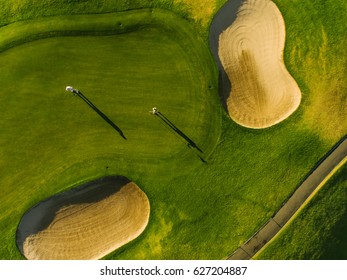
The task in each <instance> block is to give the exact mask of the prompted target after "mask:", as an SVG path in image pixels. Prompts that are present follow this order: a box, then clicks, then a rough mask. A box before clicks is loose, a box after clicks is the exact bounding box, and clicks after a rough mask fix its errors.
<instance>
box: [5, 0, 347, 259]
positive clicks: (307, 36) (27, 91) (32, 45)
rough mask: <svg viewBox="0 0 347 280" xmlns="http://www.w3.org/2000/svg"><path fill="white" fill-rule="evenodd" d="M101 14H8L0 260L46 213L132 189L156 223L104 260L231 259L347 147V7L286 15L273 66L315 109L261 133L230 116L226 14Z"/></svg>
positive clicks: (13, 6)
mask: <svg viewBox="0 0 347 280" xmlns="http://www.w3.org/2000/svg"><path fill="white" fill-rule="evenodd" d="M98 1H99V2H100V3H102V4H103V5H101V6H96V5H95V0H85V1H55V0H46V1H44V3H43V2H42V3H38V4H37V6H35V9H33V6H32V5H31V0H23V1H21V2H20V3H19V2H18V1H16V0H6V1H5V0H0V2H2V4H3V9H2V10H1V11H0V25H1V27H0V112H1V118H0V128H1V130H0V178H1V184H0V195H1V203H0V232H1V240H2V245H1V246H0V259H24V258H25V257H24V255H23V254H21V251H20V249H19V248H18V247H17V245H16V232H17V229H18V226H19V224H20V221H21V219H22V217H23V215H24V214H25V213H26V212H27V211H28V210H29V209H31V208H32V207H33V206H35V205H37V204H38V203H39V202H41V201H44V200H45V199H47V198H50V197H52V196H54V195H56V194H62V193H65V192H66V191H68V190H75V189H76V188H77V187H78V186H81V185H83V184H85V183H88V182H94V181H95V180H98V179H100V178H104V177H109V176H115V175H119V174H121V175H122V176H124V177H126V178H128V179H129V180H130V181H132V182H134V183H135V184H136V185H137V186H139V187H140V188H141V190H142V191H143V192H144V194H145V195H146V197H147V198H148V201H149V204H150V216H149V220H148V224H147V223H146V227H145V229H144V231H143V232H142V233H141V234H140V235H138V236H137V235H136V236H137V237H136V238H135V239H134V240H132V241H130V239H129V240H127V242H128V241H130V242H128V243H126V244H125V245H122V246H121V247H119V248H118V249H116V250H115V251H112V250H113V249H115V248H112V250H111V249H110V250H102V253H100V254H96V255H94V256H96V257H98V258H103V259H209V260H211V259H225V258H227V257H228V256H229V255H230V254H231V253H232V252H233V251H235V250H236V249H237V248H238V247H239V246H240V245H241V244H243V243H244V242H246V241H247V240H248V239H249V238H250V237H251V236H252V235H253V234H254V232H255V231H256V230H258V229H259V227H261V226H262V225H263V224H264V223H265V222H266V221H267V220H269V219H270V218H271V217H272V215H273V214H274V213H275V211H276V210H277V209H279V208H280V207H281V205H282V204H283V202H285V201H286V200H287V199H288V197H289V196H290V194H291V193H293V192H294V190H295V189H296V188H297V187H298V186H299V185H300V183H301V182H302V181H303V180H304V179H305V178H306V177H307V176H308V175H309V174H310V172H311V171H312V170H313V169H314V168H315V167H316V166H317V163H318V162H319V161H320V160H321V159H322V157H323V156H324V155H325V154H326V153H327V152H328V151H329V150H330V149H331V147H332V146H334V145H335V144H336V142H337V141H338V140H339V139H341V138H342V137H343V136H344V135H345V134H346V133H347V126H346V124H347V122H345V115H346V112H347V107H346V106H345V105H346V102H345V101H346V94H345V93H346V90H345V89H346V83H345V81H346V71H345V69H346V67H345V65H346V57H347V55H346V48H345V45H346V38H347V36H346V30H347V29H346V28H345V27H346V26H347V25H346V24H347V23H346V18H345V16H344V15H345V13H346V8H347V6H346V2H345V1H344V0H326V1H320V0H307V1H304V2H302V3H301V2H300V5H298V3H294V2H295V1H294V2H293V1H291V0H278V1H277V0H276V1H273V2H274V3H275V4H276V5H277V7H278V9H279V11H280V12H281V14H282V15H283V19H284V23H285V28H286V29H285V32H286V37H285V38H286V41H285V46H284V50H283V59H282V56H278V54H279V53H280V52H281V51H282V49H283V46H281V48H282V49H281V48H280V47H278V45H277V47H278V48H277V47H276V48H274V51H273V52H270V53H269V54H268V57H267V58H269V59H270V60H266V61H271V63H274V64H275V61H277V63H278V65H281V66H279V67H280V68H281V67H282V68H281V69H282V70H283V71H284V72H285V71H286V69H284V65H285V66H286V67H287V69H288V72H289V73H290V75H291V76H292V77H293V78H294V80H295V82H296V83H297V85H298V87H299V88H300V90H301V94H302V99H301V103H300V106H299V107H298V109H297V110H295V112H293V111H291V110H289V111H290V113H292V112H293V114H291V116H290V117H289V118H283V119H281V120H283V121H281V122H280V123H277V124H276V125H273V126H271V127H268V128H265V129H250V128H247V127H244V126H242V125H239V124H238V123H237V122H235V121H234V120H232V119H230V117H229V115H228V113H227V111H225V110H224V109H223V105H224V104H223V105H222V104H221V100H220V99H223V98H224V97H225V96H227V95H225V94H220V96H219V94H218V93H220V92H221V91H220V89H221V88H222V87H220V85H221V84H223V83H220V82H221V77H218V74H219V73H218V72H220V71H221V68H220V66H219V65H220V61H219V60H218V59H217V58H215V59H216V61H214V60H213V57H212V55H211V52H212V51H210V50H209V49H208V45H209V42H208V41H207V36H206V35H207V34H208V32H209V23H210V22H211V21H212V17H213V15H215V14H217V12H218V9H219V8H220V7H221V6H222V4H223V3H225V2H226V0H211V1H207V0H204V1H201V2H200V1H191V0H182V1H181V0H175V1H171V0H153V1H152V0H136V1H131V3H130V1H116V2H117V3H115V2H114V1H113V0H98ZM231 1H234V0H231ZM255 1H257V0H255ZM58 2H59V3H58ZM72 2H73V3H72ZM203 2H205V3H206V4H205V5H204V4H203ZM268 2H270V3H271V1H268ZM233 3H234V2H233ZM144 7H145V8H144ZM154 7H161V8H163V9H165V10H161V9H157V8H154ZM120 11H122V12H120ZM219 14H220V13H218V15H219ZM224 15H226V16H233V15H229V11H228V10H226V11H225V13H224ZM235 17H236V15H235ZM222 18H223V17H222ZM267 18H268V17H267ZM217 22H218V21H217ZM223 26H224V25H223ZM272 31H273V30H272ZM216 33H217V32H216ZM255 33H256V35H259V34H260V33H259V34H258V33H257V32H255ZM247 34H248V33H247ZM250 34H251V35H250ZM252 34H253V33H249V34H248V36H251V37H252V36H253V35H252ZM266 34H268V35H269V34H270V35H271V34H273V32H269V33H266ZM219 35H220V32H218V34H211V36H210V37H209V38H213V37H214V38H218V37H219ZM270 35H269V36H270ZM271 36H272V35H271ZM271 36H270V37H271ZM264 37H266V36H264ZM252 38H253V37H252ZM282 39H283V38H282ZM217 42H218V41H217ZM272 42H275V43H276V42H277V43H278V42H279V41H276V40H274V41H272ZM281 42H282V41H281ZM260 49H261V48H259V50H260ZM265 49H266V48H265ZM259 50H258V49H254V51H255V52H257V51H259ZM263 51H264V49H263ZM273 54H277V58H276V57H274V56H273ZM245 57H246V58H247V55H246V56H245ZM266 61H265V60H264V61H263V60H259V63H260V65H259V67H260V66H264V65H263V64H266V63H267V62H266ZM257 63H258V62H257ZM271 65H272V64H271ZM278 65H277V66H278ZM248 66H249V65H248ZM253 66H254V65H253V64H252V65H250V70H252V71H253V70H255V69H254V67H253ZM272 66H273V65H272ZM268 68H269V69H266V68H262V70H264V71H265V72H266V71H267V70H269V71H270V70H271V69H270V67H268ZM272 69H274V68H272ZM277 70H278V69H277ZM223 71H224V70H223ZM270 72H271V73H272V70H271V71H270ZM284 72H282V73H284ZM257 73H258V72H256V71H254V73H253V74H257ZM286 73H287V72H286ZM287 77H288V76H287ZM222 82H223V81H222ZM231 83H233V81H231ZM268 85H269V86H271V85H272V78H271V79H270V82H269V83H268ZM292 85H293V84H292ZM67 86H72V87H73V88H75V89H77V90H78V93H79V94H76V92H75V94H74V93H73V92H68V91H66V90H65V89H66V87H67ZM231 86H233V85H231ZM234 89H235V87H234ZM228 93H230V90H228ZM272 93H274V92H272ZM286 96H287V95H286V94H283V95H281V98H280V95H278V96H276V98H273V99H271V98H272V96H269V98H270V99H271V100H272V101H274V102H275V99H276V100H277V101H279V100H282V101H283V100H285V99H286ZM277 97H278V99H277ZM222 101H224V99H223V100H222ZM277 101H276V102H277ZM283 104H284V105H286V104H289V103H286V102H283ZM272 105H273V104H272ZM154 107H156V108H157V109H158V110H159V111H158V113H157V114H153V113H151V112H153V108H154ZM265 107H266V106H265ZM291 108H292V109H293V107H291ZM293 110H294V109H293ZM270 111H272V110H269V112H270ZM280 111H281V110H280ZM289 111H288V112H289ZM243 112H244V111H243ZM282 116H283V115H282ZM275 119H276V118H275ZM277 120H279V119H277ZM258 124H259V123H258ZM272 124H273V123H272ZM343 190H344V189H342V188H341V191H340V193H343ZM335 197H336V196H335ZM343 199H344V198H343ZM343 199H341V200H338V201H340V202H341V205H342V207H341V209H340V210H339V211H336V213H340V214H339V215H341V217H343V215H345V214H344V212H346V211H345V201H343ZM336 201H337V200H336ZM312 202H314V200H312ZM329 203H331V204H334V203H335V198H334V197H333V196H332V199H331V200H330V202H329ZM76 209H79V208H78V206H77V208H76ZM323 211H324V210H323ZM81 213H82V212H81ZM60 214H62V213H60ZM57 215H59V213H57ZM321 221H322V222H321V224H322V225H323V226H324V222H325V220H324V219H322V220H321ZM341 221H342V219H341ZM342 224H343V222H341V225H338V226H337V227H338V228H344V226H343V225H342ZM330 228H332V227H330ZM311 230H312V228H311V229H307V231H306V230H305V231H306V232H309V231H311ZM286 232H287V233H289V234H295V233H293V231H289V230H288V231H286ZM108 233H110V232H108ZM138 233H140V232H138ZM331 234H332V235H334V234H335V233H334V232H333V231H331ZM318 238H319V237H318ZM112 239H113V238H112ZM288 240H290V239H288V238H287V236H285V237H284V241H283V240H282V241H283V242H282V241H280V242H279V243H278V244H280V246H282V244H283V246H291V242H289V241H288ZM293 240H294V241H293V242H294V243H296V244H294V245H293V248H294V246H296V245H298V246H299V247H300V246H301V243H302V241H303V238H302V237H300V238H299V239H294V238H293ZM295 240H297V241H295ZM323 243H324V242H323ZM273 244H276V243H273ZM276 246H277V245H276ZM323 246H325V245H324V244H323ZM271 250H272V249H271ZM87 251H88V250H87ZM111 251H112V252H111ZM272 252H274V251H270V250H269V254H270V255H271V254H273V253H272ZM104 254H107V255H106V256H105V255H104ZM288 255H289V253H288ZM277 256H279V255H277ZM282 256H283V255H282ZM282 256H280V257H282ZM266 258H270V257H268V255H267V256H266Z"/></svg>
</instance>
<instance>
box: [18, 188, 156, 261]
mask: <svg viewBox="0 0 347 280" xmlns="http://www.w3.org/2000/svg"><path fill="white" fill-rule="evenodd" d="M149 212H150V206H149V201H148V199H147V196H146V195H145V193H144V192H142V190H141V189H140V188H139V187H138V186H137V185H135V184H134V183H133V182H130V183H128V184H126V185H125V186H123V187H122V188H121V189H120V190H119V191H118V192H116V193H115V194H113V195H111V196H109V197H107V198H105V199H103V200H101V201H99V202H95V203H84V204H76V205H70V206H66V207H64V208H62V209H60V210H59V211H58V213H56V216H55V218H54V220H53V221H52V223H51V224H50V225H49V227H48V228H47V229H45V230H43V231H41V232H39V233H37V234H35V235H31V236H29V237H28V238H26V240H25V242H24V245H23V250H24V255H25V256H26V257H27V258H28V259H46V260H47V259H68V260H72V259H80V260H81V259H99V258H101V257H103V256H105V255H107V254H108V253H110V252H112V251H114V250H115V249H117V248H119V247H120V246H122V245H124V244H126V243H128V242H129V241H131V240H133V239H135V238H136V237H138V236H139V235H140V234H141V233H142V232H143V230H144V229H145V227H146V225H147V223H148V219H149Z"/></svg>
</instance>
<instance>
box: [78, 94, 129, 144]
mask: <svg viewBox="0 0 347 280" xmlns="http://www.w3.org/2000/svg"><path fill="white" fill-rule="evenodd" d="M75 94H76V95H78V96H79V97H80V98H81V99H82V100H83V101H84V102H86V103H87V104H88V105H89V107H90V108H92V109H93V110H94V111H95V112H96V113H97V114H98V115H99V116H100V117H102V118H103V119H104V120H105V121H106V122H107V123H108V124H109V125H110V126H112V127H113V128H114V129H115V130H116V131H117V132H118V133H119V135H120V136H121V137H123V138H124V139H125V140H127V138H126V137H125V135H124V133H123V131H122V130H121V129H120V128H119V127H118V126H117V125H116V124H115V123H114V122H113V121H111V120H110V119H109V118H108V117H107V116H106V115H105V114H104V113H103V112H101V111H100V110H99V109H98V108H97V107H96V106H95V105H94V104H93V103H92V102H91V101H90V100H89V99H88V98H87V97H85V96H84V94H83V93H82V92H80V91H77V93H75Z"/></svg>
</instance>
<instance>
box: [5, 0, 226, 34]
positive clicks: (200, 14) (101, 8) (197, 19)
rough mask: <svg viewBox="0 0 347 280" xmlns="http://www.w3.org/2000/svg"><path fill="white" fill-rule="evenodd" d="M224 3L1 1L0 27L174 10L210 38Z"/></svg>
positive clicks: (211, 0) (182, 0) (215, 0)
mask: <svg viewBox="0 0 347 280" xmlns="http://www.w3.org/2000/svg"><path fill="white" fill-rule="evenodd" d="M225 2H226V0H199V1H192V0H131V1H124V0H116V1H115V0H61V1H57V0H41V1H36V0H0V6H1V10H0V26H3V25H7V24H9V23H12V22H17V21H22V20H28V19H33V18H38V17H47V16H54V15H76V14H86V13H87V14H100V13H110V12H120V11H128V10H133V9H139V8H160V9H167V10H171V11H173V12H176V13H177V14H179V15H180V16H182V17H184V18H186V19H188V20H189V21H191V22H192V23H193V24H194V26H195V27H197V29H198V31H199V32H200V34H202V35H203V36H207V35H208V34H207V29H208V26H209V23H210V21H211V20H212V16H213V14H214V13H215V12H216V11H217V10H218V9H219V7H220V6H221V5H222V4H223V3H225ZM33 7H34V8H33Z"/></svg>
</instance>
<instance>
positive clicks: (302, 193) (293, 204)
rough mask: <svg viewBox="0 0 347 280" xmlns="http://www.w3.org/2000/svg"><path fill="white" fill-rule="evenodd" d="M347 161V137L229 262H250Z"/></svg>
mask: <svg viewBox="0 0 347 280" xmlns="http://www.w3.org/2000/svg"><path fill="white" fill-rule="evenodd" d="M345 159H347V136H345V137H344V138H343V139H342V140H341V141H339V142H338V143H337V144H336V145H335V146H334V147H333V148H332V149H331V150H330V151H329V152H328V154H327V155H325V157H324V158H323V159H322V160H320V162H319V163H318V164H317V165H316V166H315V167H314V168H313V170H312V171H311V172H310V173H309V175H308V176H307V177H306V179H305V180H304V181H303V182H302V183H301V184H300V185H299V187H298V188H297V189H296V191H295V192H293V193H292V194H291V195H290V197H289V198H288V199H287V200H286V201H285V202H284V203H283V204H282V206H281V208H280V209H279V210H278V211H277V212H276V213H275V214H274V215H273V216H272V217H271V218H270V219H269V220H268V221H267V222H266V223H265V224H264V225H263V226H262V227H261V228H260V229H259V230H258V231H257V232H256V233H255V234H254V235H253V236H252V237H251V238H250V239H248V240H247V241H246V242H245V243H244V244H243V245H242V246H241V247H239V248H238V249H237V250H236V251H235V252H234V253H232V254H231V255H230V256H229V257H228V259H229V260H249V259H251V258H252V257H253V256H254V255H255V254H256V253H257V252H258V251H259V250H260V249H261V248H263V247H264V246H265V245H266V244H267V243H268V242H269V241H270V240H271V239H272V238H273V237H274V236H275V235H276V234H277V233H278V232H279V231H280V230H281V229H282V228H283V226H284V225H285V224H286V223H287V222H288V221H289V220H290V218H292V217H293V215H294V214H295V213H296V212H297V211H298V210H299V208H300V207H301V206H302V205H303V204H304V203H305V201H306V200H307V199H308V197H309V196H310V195H311V194H312V193H313V192H314V191H315V190H316V189H317V188H318V186H320V185H321V184H322V183H324V181H325V179H327V178H328V177H329V175H331V174H332V173H333V172H334V171H335V169H336V168H337V167H338V165H339V164H341V163H343V162H344V160H345Z"/></svg>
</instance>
